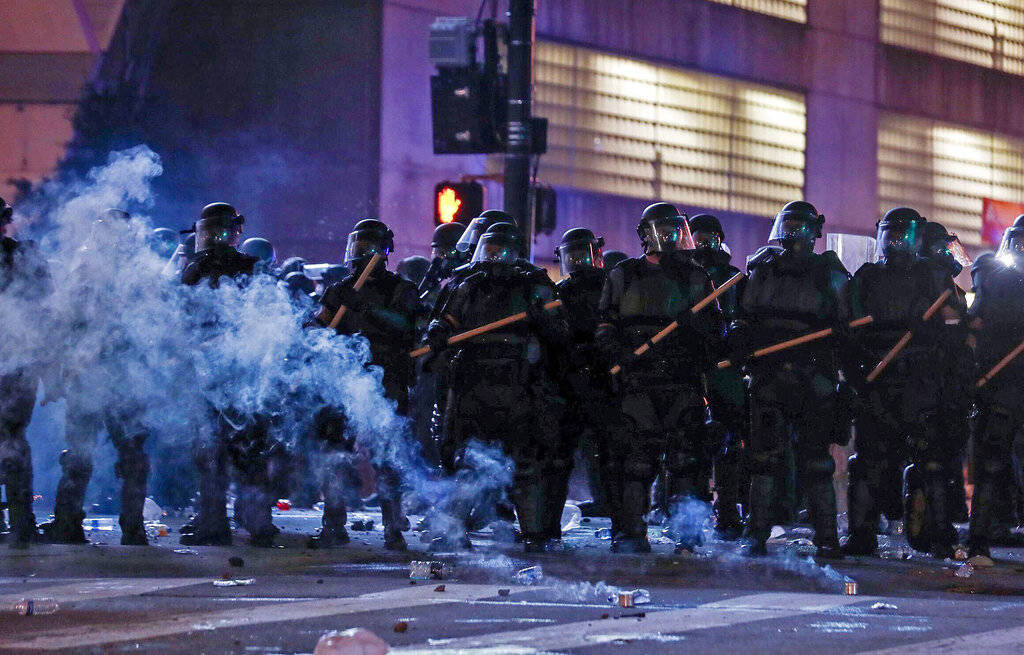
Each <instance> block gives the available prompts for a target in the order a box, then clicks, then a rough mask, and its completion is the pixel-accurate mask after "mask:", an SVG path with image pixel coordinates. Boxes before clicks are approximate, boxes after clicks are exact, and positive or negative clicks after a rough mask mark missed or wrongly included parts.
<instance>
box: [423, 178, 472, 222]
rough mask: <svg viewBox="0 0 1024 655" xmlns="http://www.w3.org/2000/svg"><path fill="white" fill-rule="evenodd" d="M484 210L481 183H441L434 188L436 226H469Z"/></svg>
mask: <svg viewBox="0 0 1024 655" xmlns="http://www.w3.org/2000/svg"><path fill="white" fill-rule="evenodd" d="M483 210H484V187H483V185H482V184H480V183H479V182H441V183H440V184H438V185H437V186H435V187H434V224H435V225H443V224H445V223H463V224H468V223H469V222H470V221H471V220H473V219H474V218H476V217H477V216H479V215H480V213H481V212H483Z"/></svg>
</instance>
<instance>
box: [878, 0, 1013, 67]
mask: <svg viewBox="0 0 1024 655" xmlns="http://www.w3.org/2000/svg"><path fill="white" fill-rule="evenodd" d="M879 4H880V9H881V38H882V41H884V42H885V43H891V44H893V45H898V46H903V47H906V48H913V49H914V50H921V51H923V52H930V53H932V54H934V55H939V56H940V57H949V58H951V59H959V60H961V61H968V62H970V63H972V64H977V65H979V66H986V67H989V68H997V69H999V70H1003V71H1006V72H1008V73H1013V74H1015V75H1024V2H1021V0H880V3H879Z"/></svg>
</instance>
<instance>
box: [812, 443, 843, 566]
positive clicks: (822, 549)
mask: <svg viewBox="0 0 1024 655" xmlns="http://www.w3.org/2000/svg"><path fill="white" fill-rule="evenodd" d="M829 464H832V462H831V461H829ZM829 468H831V467H829ZM806 495H807V511H808V514H809V515H810V519H811V525H813V526H814V545H816V546H817V547H818V552H817V555H816V557H819V558H822V559H842V558H843V551H842V549H840V547H839V525H838V522H837V520H836V490H835V487H834V486H832V475H831V474H829V476H828V477H825V476H814V477H812V478H810V479H809V480H808V484H807V489H806Z"/></svg>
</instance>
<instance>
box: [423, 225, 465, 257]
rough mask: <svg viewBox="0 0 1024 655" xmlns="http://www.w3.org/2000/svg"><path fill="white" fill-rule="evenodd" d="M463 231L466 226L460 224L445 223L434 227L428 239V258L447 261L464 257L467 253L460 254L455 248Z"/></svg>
mask: <svg viewBox="0 0 1024 655" xmlns="http://www.w3.org/2000/svg"><path fill="white" fill-rule="evenodd" d="M465 231H466V226H465V225H463V224H462V223H445V224H443V225H438V226H437V227H435V228H434V235H433V236H432V237H431V239H430V256H431V257H433V258H434V259H437V258H438V257H440V258H442V259H448V260H455V259H459V258H462V257H464V256H465V254H468V253H461V252H460V251H459V250H458V249H457V248H456V246H457V245H458V243H459V239H460V238H462V235H463V234H464V233H465Z"/></svg>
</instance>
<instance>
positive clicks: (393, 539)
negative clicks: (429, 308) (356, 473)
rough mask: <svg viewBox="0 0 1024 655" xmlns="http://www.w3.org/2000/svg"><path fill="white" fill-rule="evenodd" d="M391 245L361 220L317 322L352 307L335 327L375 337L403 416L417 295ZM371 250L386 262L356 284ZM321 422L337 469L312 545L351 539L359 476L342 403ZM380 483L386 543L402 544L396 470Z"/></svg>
mask: <svg viewBox="0 0 1024 655" xmlns="http://www.w3.org/2000/svg"><path fill="white" fill-rule="evenodd" d="M393 248H394V234H393V233H392V231H391V230H390V229H389V228H388V226H387V225H385V224H384V223H383V222H381V221H379V220H376V219H365V220H362V221H359V222H358V223H356V225H355V228H354V229H353V230H352V232H351V233H350V234H349V236H348V244H347V246H346V249H345V265H346V266H348V268H349V270H350V271H351V273H350V274H349V276H348V277H346V278H345V279H344V280H342V281H341V282H339V283H336V284H332V285H331V286H330V287H328V288H327V290H326V291H324V296H323V298H322V299H321V310H320V312H319V314H317V321H318V322H319V323H320V324H321V325H325V326H327V325H330V323H331V321H332V319H333V318H334V316H335V315H336V314H337V312H338V310H339V309H340V308H341V307H342V306H344V307H346V308H347V309H346V313H345V314H344V316H343V318H342V319H341V321H340V322H339V323H338V325H337V330H338V332H339V333H340V334H359V335H362V336H363V337H365V338H366V339H367V340H368V341H369V342H370V356H371V363H372V364H373V365H376V366H380V367H381V368H382V369H383V371H384V378H383V383H384V395H385V396H386V397H388V398H389V399H391V400H393V401H395V403H397V405H398V413H399V414H406V413H407V412H408V404H409V386H410V385H411V384H412V374H413V362H412V358H410V357H409V351H410V350H412V348H413V346H414V345H415V342H416V301H417V295H416V287H415V285H413V283H412V282H409V281H408V280H406V279H404V278H402V277H401V276H399V275H397V274H395V273H392V272H391V271H388V270H387V268H386V267H385V266H384V265H383V264H384V263H386V261H387V256H388V254H389V253H390V252H391V250H392V249H393ZM374 255H381V256H382V257H383V258H384V260H383V262H382V264H381V265H378V266H377V267H376V268H375V269H374V270H373V271H372V272H371V273H370V275H369V277H368V278H367V279H366V283H365V285H364V286H363V288H362V289H360V290H356V289H355V288H354V285H355V281H356V280H357V279H358V277H359V275H360V273H362V271H363V269H364V268H365V267H366V266H367V265H368V264H369V262H370V260H371V258H372V257H373V256H374ZM319 423H320V429H319V434H320V438H321V440H322V443H323V444H325V448H327V449H328V450H329V451H330V452H331V453H332V454H333V456H331V457H328V458H327V462H328V463H329V465H331V466H335V467H336V469H337V470H336V471H333V470H328V471H325V476H324V486H323V493H324V518H323V528H322V529H321V532H320V535H319V536H318V537H316V538H315V540H314V541H313V542H312V543H313V544H315V545H317V546H334V545H342V544H344V543H345V542H346V541H347V534H346V532H345V521H346V516H347V514H346V503H345V501H346V497H350V495H351V493H352V486H351V482H352V481H353V480H354V477H353V473H352V462H351V457H350V455H351V453H352V450H353V446H354V436H353V435H351V434H349V431H348V429H347V425H346V424H345V423H346V422H345V419H344V416H343V415H342V414H341V412H340V410H339V409H337V408H329V409H327V410H325V412H324V413H323V415H322V417H321V419H320V421H319ZM335 473H337V474H339V475H335ZM339 477H340V479H339ZM377 483H378V494H379V496H380V498H381V501H380V502H381V513H382V519H383V522H384V544H385V546H386V547H387V548H389V549H391V550H405V548H406V543H405V538H404V537H403V536H402V529H403V528H404V527H405V524H406V522H407V519H406V518H405V515H404V514H403V513H402V496H401V489H400V488H399V484H400V480H399V479H398V474H397V472H396V471H394V470H392V469H391V468H390V467H389V466H387V465H386V464H384V465H382V466H380V467H379V468H378V471H377Z"/></svg>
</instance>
